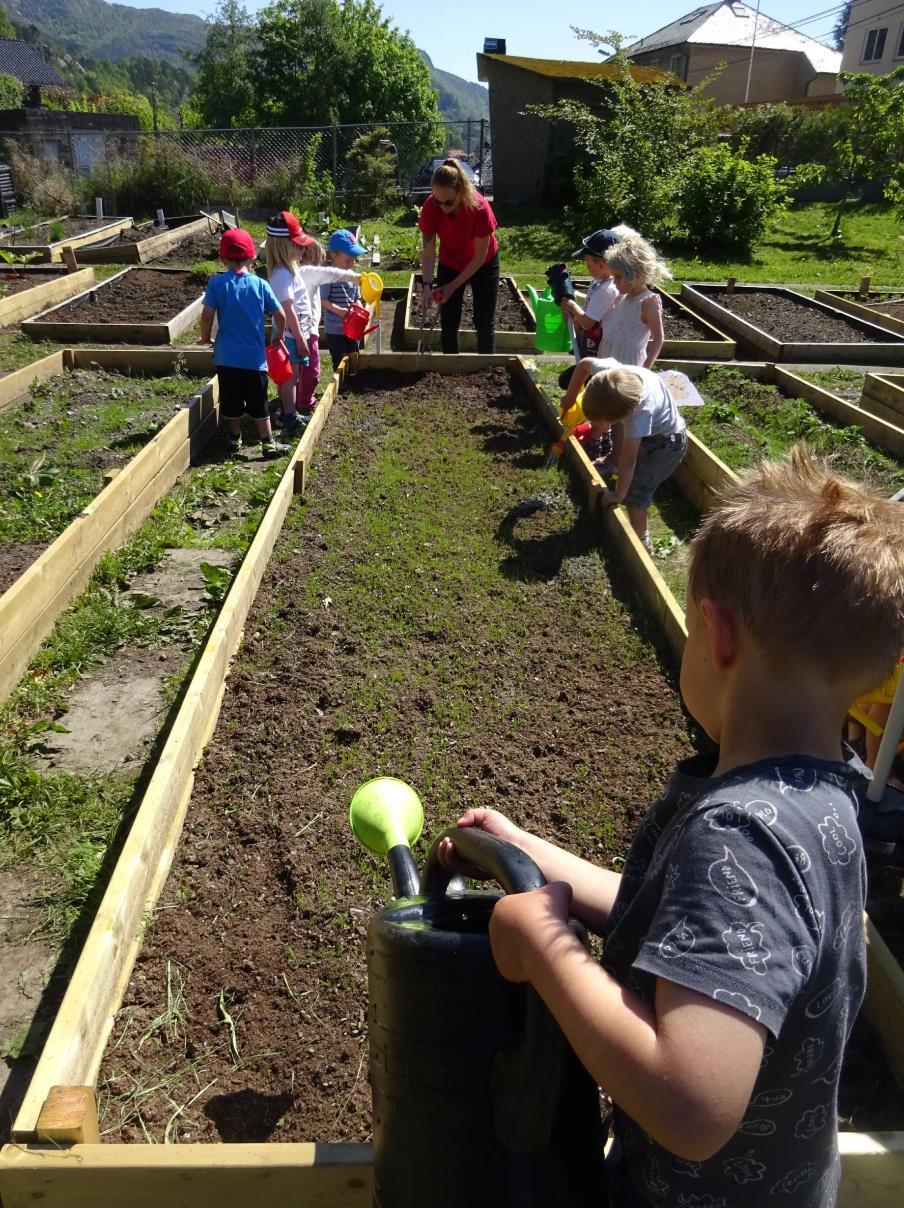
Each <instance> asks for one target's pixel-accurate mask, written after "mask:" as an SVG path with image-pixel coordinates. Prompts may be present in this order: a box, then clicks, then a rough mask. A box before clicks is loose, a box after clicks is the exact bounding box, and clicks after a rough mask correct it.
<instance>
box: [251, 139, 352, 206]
mask: <svg viewBox="0 0 904 1208" xmlns="http://www.w3.org/2000/svg"><path fill="white" fill-rule="evenodd" d="M322 141H323V135H322V134H315V135H314V137H313V138H311V139H310V140H309V141H308V144H307V146H306V147H305V149H304V151H303V152H302V153H301V155H297V156H294V157H292V158H290V159H288V160H287V161H286V163H285V164H283V165H281V166H280V167H279V168H276V169H275V170H274V171H273V172H270V173H269V174H268V175H267V176H262V177H260V178H259V179H258V180H257V181H255V183H254V184H253V185H252V186H251V196H252V204H254V205H256V206H261V207H269V208H271V209H273V210H282V209H286V208H287V207H294V208H297V209H302V210H313V211H317V210H331V209H332V208H333V203H334V200H335V187H334V185H333V180H332V177H331V176H330V174H329V173H328V172H321V171H319V170H318V167H317V158H318V155H319V153H320V144H321V142H322Z"/></svg>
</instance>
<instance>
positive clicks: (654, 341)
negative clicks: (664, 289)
mask: <svg viewBox="0 0 904 1208" xmlns="http://www.w3.org/2000/svg"><path fill="white" fill-rule="evenodd" d="M640 317H641V319H642V320H643V322H644V323H646V325H647V327H649V329H650V342H649V343H648V344H647V356H646V360H645V361H644V363H643V364H644V368H645V369H649V368H650V366H651V365H652V364H653V362H654V361H655V360H656V358H657V357H658V356H659V354H660V352H662V345H663V342H664V340H665V331H664V330H663V326H662V303H661V302H660V301H659V299H658V298H657V297H656V296H655V295H654V296H653V297H652V298H647V299H646V300H645V301H644V303H643V305H642V306H641V308H640Z"/></svg>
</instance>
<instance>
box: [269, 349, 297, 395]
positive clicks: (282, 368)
mask: <svg viewBox="0 0 904 1208" xmlns="http://www.w3.org/2000/svg"><path fill="white" fill-rule="evenodd" d="M267 373H268V374H269V375H270V378H271V380H272V381H273V382H274V383H275V385H277V386H281V385H282V384H283V382H288V381H289V379H290V378H291V377H292V362H291V360H290V358H289V350H288V348H286V345H285V341H283V340H280V341H279V343H277V344H268V345H267Z"/></svg>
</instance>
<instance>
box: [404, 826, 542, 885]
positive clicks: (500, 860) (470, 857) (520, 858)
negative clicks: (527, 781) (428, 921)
mask: <svg viewBox="0 0 904 1208" xmlns="http://www.w3.org/2000/svg"><path fill="white" fill-rule="evenodd" d="M443 839H451V840H452V842H453V843H454V844H455V850H456V851H457V853H458V854H459V856H461V858H462V859H463V860H467V861H468V863H469V864H473V865H475V866H476V867H477V868H480V869H481V870H482V871H483V872H485V873H488V874H489V875H490V876H491V877H492V878H493V879H494V880H496V881H498V882H499V884H500V885H501V886H502V888H503V889H504V890H505V892H506V893H526V892H527V891H528V890H531V889H540V888H541V886H543V885H545V884H546V878H545V877H544V876H543V873H542V872H541V871H540V869H539V868H538V867H537V865H536V864H535V863H534V861H533V860H532V859H531V858H530V856H528V855H525V853H524V852H523V851H522V850H521V849H520V847H515V846H514V844H512V843H505V842H503V840H502V839H497V838H496V837H495V835H488V834H487V832H486V831H482V830H479V829H477V828H476V827H473V826H452V827H450V828H449V829H448V830H445V831H443V833H442V834H441V835H439V836H438V837H437V838H436V839H435V840H434V842H433V846H432V847H431V848H430V851H429V852H428V853H427V859H426V861H425V862H424V875H423V878H422V886H423V888H422V893H424V894H426V896H427V897H428V898H438V897H441V896H442V895H443V894H444V893H445V892H446V890H447V889H448V887H449V882H450V881H451V880H452V878H453V877H454V876H455V873H453V872H451V871H450V870H449V869H448V868H444V867H443V866H442V864H440V862H439V860H438V858H437V852H438V851H439V845H440V843H442V841H443Z"/></svg>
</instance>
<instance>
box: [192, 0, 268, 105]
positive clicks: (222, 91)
mask: <svg viewBox="0 0 904 1208" xmlns="http://www.w3.org/2000/svg"><path fill="white" fill-rule="evenodd" d="M256 42H257V32H256V28H255V23H254V20H253V18H252V16H251V14H250V13H249V12H248V10H247V9H246V8H245V7H244V5H243V4H241V3H240V0H221V3H220V7H219V8H218V9H217V10H216V12H215V13H214V15H213V17H212V18H211V20H210V29H209V30H208V34H207V43H206V45H205V47H204V49H203V50H202V51H201V53H200V54H199V55H197V56H196V57H195V59H194V61H195V63H196V65H197V68H198V85H197V89H196V92H195V95H194V96H193V97H192V102H191V104H192V109H193V110H194V112H195V113H196V114H197V117H198V121H199V122H200V124H202V125H206V126H212V127H215V128H217V129H223V128H225V127H228V126H248V125H251V124H253V123H254V121H255V120H256V118H257V106H256V103H255V82H254V71H255V63H254V57H253V56H254V50H255V46H256ZM192 124H194V123H192Z"/></svg>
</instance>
